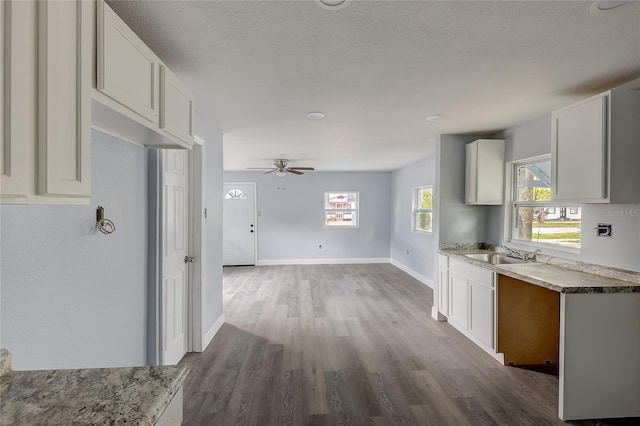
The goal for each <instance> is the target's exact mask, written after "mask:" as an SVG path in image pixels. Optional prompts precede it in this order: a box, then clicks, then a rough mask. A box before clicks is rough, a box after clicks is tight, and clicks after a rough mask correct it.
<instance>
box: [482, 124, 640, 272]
mask: <svg viewBox="0 0 640 426" xmlns="http://www.w3.org/2000/svg"><path fill="white" fill-rule="evenodd" d="M496 137H500V138H504V139H505V140H506V154H505V155H506V161H516V160H522V159H525V158H529V157H533V156H537V155H542V154H549V153H550V152H551V113H549V114H545V115H543V116H541V117H537V118H535V119H532V120H529V121H527V122H524V123H522V124H519V125H517V126H514V127H511V128H509V129H507V130H505V131H503V132H500V133H498V134H497V135H496ZM612 167H615V164H613V165H612ZM491 220H492V222H493V223H492V225H491V226H494V227H499V228H500V240H501V241H502V240H504V235H503V234H504V232H503V226H502V224H503V221H504V211H502V212H500V214H499V215H495V216H492V218H491ZM599 222H600V223H610V224H612V225H613V237H612V238H598V237H596V236H595V231H594V230H593V228H594V227H595V226H596V225H597V224H598V223H599ZM543 252H544V253H548V254H551V255H555V256H560V257H565V258H571V259H577V260H581V261H583V262H589V263H596V264H600V265H607V266H613V267H617V268H623V269H630V270H634V271H640V204H585V205H583V206H582V248H581V252H580V254H570V253H566V252H558V251H552V250H543Z"/></svg>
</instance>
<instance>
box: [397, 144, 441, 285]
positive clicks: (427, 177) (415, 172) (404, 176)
mask: <svg viewBox="0 0 640 426" xmlns="http://www.w3.org/2000/svg"><path fill="white" fill-rule="evenodd" d="M430 143H432V144H433V145H435V140H433V141H430ZM434 151H435V147H434ZM435 176H436V171H435V154H433V155H431V156H430V157H428V158H426V159H424V160H421V161H418V162H416V163H413V164H410V165H408V166H405V167H403V168H401V169H398V170H396V171H394V172H393V173H391V244H390V255H391V259H392V260H393V261H395V262H398V263H400V264H402V265H404V266H405V267H407V268H409V269H411V270H413V271H415V272H417V273H418V274H420V275H422V276H424V277H426V278H427V279H429V280H432V279H433V276H434V274H435V272H434V256H433V253H434V252H435V250H436V248H437V245H438V244H437V237H435V236H434V235H433V233H431V234H425V233H423V232H413V231H412V230H411V223H412V215H413V194H414V192H415V188H417V187H419V186H427V185H432V186H434V184H435ZM434 189H435V188H434ZM407 250H408V251H409V254H407Z"/></svg>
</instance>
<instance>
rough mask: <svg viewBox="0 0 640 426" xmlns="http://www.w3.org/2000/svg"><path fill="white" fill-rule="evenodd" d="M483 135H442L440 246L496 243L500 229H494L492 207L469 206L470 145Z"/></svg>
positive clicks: (438, 171)
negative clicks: (467, 195) (467, 177)
mask: <svg viewBox="0 0 640 426" xmlns="http://www.w3.org/2000/svg"><path fill="white" fill-rule="evenodd" d="M481 137H483V136H480V135H441V136H440V140H439V142H438V144H437V149H436V155H437V166H436V186H437V188H438V190H439V191H438V192H439V195H438V197H437V205H436V206H435V209H436V210H437V212H438V213H437V215H438V218H439V221H438V228H439V235H438V239H439V243H465V242H488V243H496V242H497V241H498V238H499V235H498V234H497V232H498V230H497V229H495V228H494V227H491V226H490V220H491V217H492V214H493V213H495V211H496V209H495V208H494V207H492V206H468V205H466V204H465V201H464V196H465V188H464V186H465V159H466V144H467V143H469V142H472V141H474V140H476V139H479V138H481Z"/></svg>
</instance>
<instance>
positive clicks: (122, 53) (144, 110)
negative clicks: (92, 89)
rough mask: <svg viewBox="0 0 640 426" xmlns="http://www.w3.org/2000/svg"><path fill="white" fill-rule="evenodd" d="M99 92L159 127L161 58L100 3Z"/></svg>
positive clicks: (110, 10)
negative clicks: (159, 68)
mask: <svg viewBox="0 0 640 426" xmlns="http://www.w3.org/2000/svg"><path fill="white" fill-rule="evenodd" d="M97 36H98V50H97V60H98V64H97V88H98V90H99V91H101V92H102V93H104V94H105V95H107V96H109V97H110V98H112V99H114V100H115V101H117V102H118V103H120V104H122V105H124V106H125V107H127V108H128V109H130V110H131V111H133V112H135V113H136V114H138V115H140V116H141V117H144V118H146V119H147V120H149V121H151V122H152V123H155V124H157V123H158V86H159V84H158V73H159V71H158V66H159V60H158V57H157V56H156V55H155V54H154V53H153V52H152V51H151V49H149V48H148V47H147V46H146V45H145V44H144V43H143V42H142V40H140V39H139V38H138V36H137V35H136V34H135V33H134V32H133V31H132V30H131V29H130V28H129V27H128V26H127V24H125V23H124V21H123V20H122V19H120V17H119V16H118V15H116V14H115V12H114V11H113V10H112V9H111V8H110V7H109V6H108V5H106V4H105V3H104V1H99V2H98V31H97Z"/></svg>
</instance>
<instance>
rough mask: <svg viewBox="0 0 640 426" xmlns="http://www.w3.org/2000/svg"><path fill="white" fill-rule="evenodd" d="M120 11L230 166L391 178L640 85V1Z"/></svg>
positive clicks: (152, 5)
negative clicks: (446, 143) (468, 135)
mask: <svg viewBox="0 0 640 426" xmlns="http://www.w3.org/2000/svg"><path fill="white" fill-rule="evenodd" d="M108 3H109V4H110V5H111V6H112V7H113V9H114V10H115V11H116V13H118V15H120V16H121V17H122V18H123V19H124V21H125V22H127V23H128V24H129V25H130V26H131V27H132V28H133V30H134V31H135V32H136V33H137V34H138V35H139V36H140V37H141V38H142V39H143V40H144V41H145V42H146V43H147V44H148V45H149V47H151V48H152V49H153V50H154V51H155V52H156V53H157V54H158V56H160V58H161V59H162V60H163V61H164V62H166V63H167V64H168V65H169V67H171V68H172V69H173V70H174V71H175V72H176V74H177V75H178V76H179V77H180V78H181V79H182V80H183V81H184V82H185V83H186V84H187V85H188V86H189V87H190V88H191V89H192V90H193V92H194V93H195V95H196V108H197V109H198V111H199V113H200V114H201V115H202V116H203V117H205V118H206V119H207V120H210V121H211V122H212V123H214V124H215V125H216V127H218V128H219V129H221V130H222V132H223V133H224V168H225V170H242V169H244V168H246V167H266V166H269V165H270V163H271V161H272V160H273V159H274V158H289V159H292V162H291V164H292V165H295V166H308V165H312V166H315V167H316V169H317V170H323V171H324V170H393V169H396V168H398V167H402V166H404V165H406V164H409V163H412V162H414V161H416V160H418V159H421V158H424V157H425V156H427V155H428V154H429V152H427V148H425V145H428V144H425V141H426V140H428V139H429V138H430V137H433V136H435V135H437V134H440V133H462V132H474V133H487V134H491V133H492V132H494V131H496V130H500V129H503V128H506V127H509V126H512V125H514V124H517V123H520V122H522V121H526V120H528V119H530V118H533V117H536V116H539V115H541V114H544V113H546V112H548V111H550V110H552V109H554V108H557V107H560V106H563V105H566V104H569V103H571V102H573V101H575V100H577V99H580V98H584V97H586V96H588V95H590V94H593V93H597V92H599V91H602V90H605V89H608V88H610V87H612V86H614V85H616V84H618V83H621V82H624V81H627V80H631V79H632V78H636V77H640V2H638V1H634V2H631V3H630V4H627V5H625V6H623V7H621V8H619V9H615V10H613V11H610V12H606V13H596V14H594V13H590V12H589V8H590V6H591V3H592V2H591V1H466V2H462V1H393V0H388V1H357V0H354V1H352V2H351V3H349V4H348V5H347V6H346V7H344V8H343V9H341V10H338V11H328V10H324V9H321V8H320V7H318V5H317V4H316V3H315V2H314V1H313V0H306V1H264V0H255V1H128V2H125V1H113V0H112V1H108ZM310 111H323V112H324V113H325V114H326V117H325V118H324V119H322V120H310V119H308V118H306V117H305V114H306V113H307V112H310ZM430 114H445V115H446V118H445V119H443V120H441V121H438V122H434V123H431V122H428V121H426V120H425V117H426V116H428V115H430Z"/></svg>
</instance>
